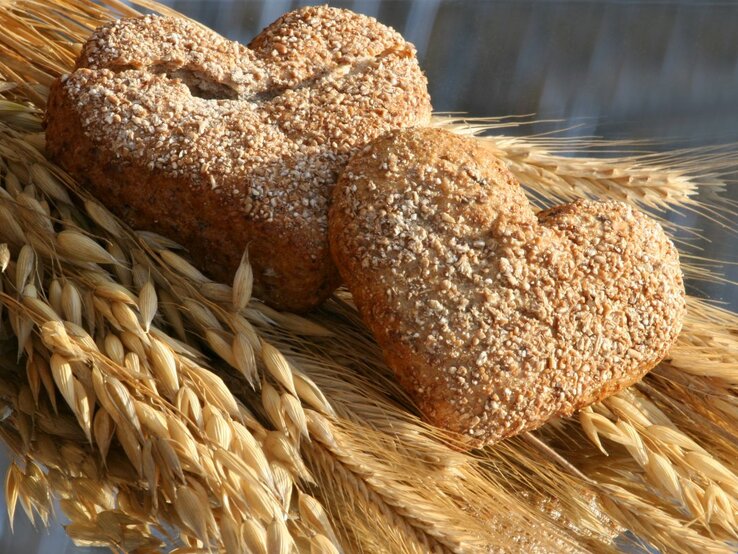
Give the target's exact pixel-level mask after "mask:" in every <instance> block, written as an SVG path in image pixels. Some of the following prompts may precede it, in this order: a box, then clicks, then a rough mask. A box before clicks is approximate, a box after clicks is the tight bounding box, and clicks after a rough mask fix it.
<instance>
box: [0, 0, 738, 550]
mask: <svg viewBox="0 0 738 554" xmlns="http://www.w3.org/2000/svg"><path fill="white" fill-rule="evenodd" d="M165 3H167V4H168V5H170V6H172V7H174V8H176V9H177V10H179V11H181V12H183V13H185V14H187V15H189V16H191V17H193V18H195V19H197V20H199V21H201V22H203V23H205V24H207V25H209V26H211V27H213V28H214V29H216V30H217V31H219V32H220V33H222V34H224V35H225V36H227V37H229V38H231V39H234V40H240V41H243V42H248V41H249V40H250V39H251V38H252V37H253V36H254V35H255V34H257V33H258V32H259V30H261V29H262V28H263V27H265V26H266V25H268V24H269V23H270V22H272V21H273V20H274V19H276V18H277V17H279V16H280V15H281V14H282V13H284V12H285V11H288V10H290V9H293V8H296V7H299V6H302V5H307V4H312V3H314V2H299V1H291V0H267V1H249V0H170V1H167V2H165ZM322 3H325V2H322ZM329 3H330V4H331V5H335V6H338V7H344V8H350V9H352V10H355V11H358V12H363V13H365V14H368V15H372V16H374V17H377V18H378V19H379V20H381V21H382V22H384V23H386V24H388V25H391V26H393V27H395V28H396V29H397V30H399V31H400V32H402V33H403V34H404V35H405V37H407V38H408V39H409V40H410V41H412V42H413V43H415V45H416V46H417V48H418V53H419V56H420V59H421V63H422V65H423V67H424V69H425V71H426V73H427V75H428V78H429V80H430V90H431V94H432V98H433V104H434V107H435V109H436V110H437V111H452V112H465V113H468V114H469V115H471V116H503V115H517V114H535V118H537V119H541V120H556V121H554V122H549V123H545V124H537V125H532V126H528V127H523V128H520V129H518V130H517V131H514V132H518V133H532V132H541V131H550V130H553V129H559V130H561V133H562V134H563V135H566V136H592V135H598V136H603V137H607V138H630V139H652V140H656V141H659V142H660V144H659V145H657V146H654V148H656V149H658V148H662V149H663V148H666V147H667V146H681V147H698V146H704V145H711V144H718V143H730V142H733V143H738V3H736V2H715V1H711V2H706V1H696V0H691V1H689V0H682V1H631V0H609V1H558V0H551V1H544V0H538V1H532V0H517V1H514V0H509V1H499V0H489V1H482V0H414V1H413V0H382V1H380V0H353V1H349V0H346V1H337V2H329ZM734 150H735V151H736V152H738V146H735V148H734ZM736 161H737V162H738V159H737V160H736ZM726 196H727V197H728V198H732V199H733V200H736V201H738V187H735V188H733V189H732V190H730V191H729V192H728V194H727V195H726ZM681 221H682V222H685V223H689V224H690V225H692V226H695V227H698V228H700V229H702V230H703V235H704V237H703V238H702V239H700V240H699V241H698V245H699V246H701V247H702V248H703V249H704V253H705V255H707V256H709V257H713V258H719V259H722V260H727V261H732V262H738V248H737V247H736V242H737V241H736V236H735V231H736V228H738V225H736V224H732V225H728V228H726V227H725V226H721V225H717V224H715V223H711V222H710V221H709V220H708V219H706V218H701V217H695V216H691V215H688V216H687V217H685V218H683V219H682V220H681ZM730 227H732V228H730ZM725 270H726V272H727V274H728V277H729V278H731V279H732V280H734V281H738V265H727V266H726V267H725ZM689 286H690V288H691V291H692V292H696V293H698V294H702V295H708V296H710V297H711V298H718V299H722V300H724V301H726V302H727V303H728V304H730V305H731V306H732V307H733V309H738V297H735V296H733V297H729V296H728V295H727V289H726V287H725V286H723V285H720V284H704V283H690V284H689ZM0 509H2V511H3V512H4V507H2V506H0ZM19 512H20V510H19ZM85 551H91V550H90V549H74V547H73V546H71V544H70V543H69V541H68V539H67V538H66V536H65V535H64V534H63V531H62V530H61V528H60V527H59V526H56V527H55V528H53V529H52V530H51V532H46V531H43V532H41V533H36V532H34V530H33V528H32V527H31V525H30V523H28V521H27V520H26V518H25V516H24V515H23V514H22V513H18V514H17V515H16V533H15V535H12V536H11V535H10V534H9V529H8V525H7V519H6V518H0V553H6V552H7V553H11V552H25V553H28V554H31V553H33V552H41V553H49V554H52V553H54V554H55V553H58V552H85Z"/></svg>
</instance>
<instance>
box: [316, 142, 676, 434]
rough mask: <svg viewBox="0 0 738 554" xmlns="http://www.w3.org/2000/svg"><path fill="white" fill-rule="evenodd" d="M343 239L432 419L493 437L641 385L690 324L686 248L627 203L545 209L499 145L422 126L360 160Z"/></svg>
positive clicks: (376, 316) (338, 193)
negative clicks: (686, 321)
mask: <svg viewBox="0 0 738 554" xmlns="http://www.w3.org/2000/svg"><path fill="white" fill-rule="evenodd" d="M330 226H331V228H330V239H331V247H332V250H333V254H334V258H335V260H336V263H337V265H338V267H339V268H340V270H341V275H342V277H343V279H344V280H345V282H346V284H347V285H348V287H349V289H350V290H351V292H352V294H353V296H354V299H355V301H356V304H357V307H358V308H359V310H360V312H361V313H362V316H363V318H364V320H365V321H366V322H367V324H368V326H369V327H370V329H371V330H372V332H373V333H374V335H375V337H376V338H377V340H378V342H379V344H380V345H381V346H382V349H383V351H384V355H385V358H386V360H387V362H388V364H389V365H390V366H391V367H392V368H393V370H394V371H395V373H396V374H397V376H398V378H399V380H400V382H401V383H402V385H403V386H404V387H405V388H406V389H407V390H408V391H409V392H410V393H411V394H412V396H413V397H414V399H415V400H416V401H417V403H418V405H419V407H420V409H421V411H422V412H423V413H424V415H425V416H426V417H427V418H428V420H429V421H430V422H431V423H434V424H436V425H438V426H441V427H445V428H447V429H450V430H451V431H454V432H456V433H459V434H461V435H463V436H465V437H466V439H465V440H466V441H467V442H468V443H469V444H471V445H477V446H479V445H482V444H486V443H490V442H494V441H496V440H499V439H502V438H505V437H508V436H511V435H514V434H517V433H520V432H522V431H524V430H527V429H533V428H536V427H539V426H540V425H542V424H543V423H545V422H546V421H547V420H549V419H550V418H552V417H554V416H557V415H562V416H563V415H569V414H571V413H572V412H574V411H575V410H577V409H580V408H582V407H584V406H586V405H588V404H591V403H592V402H595V401H597V400H600V399H602V398H604V397H606V396H608V395H610V394H613V393H615V392H617V391H618V390H620V389H622V388H623V387H625V386H628V385H630V384H632V383H633V382H635V381H637V380H639V379H640V378H641V377H643V375H644V374H645V373H646V372H648V371H649V370H650V369H652V368H653V367H654V366H655V365H656V364H657V363H658V362H659V361H660V360H661V359H662V358H663V357H664V356H665V355H666V353H667V352H668V349H669V347H670V346H671V344H672V343H673V342H674V341H675V340H676V337H677V335H678V334H679V331H680V330H681V325H682V320H683V317H684V314H685V294H684V285H683V282H682V273H681V269H680V265H679V258H678V253H677V250H676V248H675V247H674V245H673V244H672V242H671V241H670V240H669V239H668V237H667V236H666V234H665V233H664V231H663V229H662V228H661V226H660V225H659V224H658V223H657V222H655V221H654V220H652V219H650V218H649V217H647V216H646V215H645V214H643V213H641V212H639V211H638V210H635V209H633V208H632V207H630V206H628V205H626V204H623V203H619V202H614V201H608V202H595V201H590V200H580V201H577V202H574V203H572V204H567V205H563V206H558V207H556V208H553V209H550V210H546V211H543V212H540V213H538V214H536V213H535V212H534V210H533V209H532V207H531V205H530V204H529V202H528V200H527V198H526V196H525V193H524V191H523V189H522V187H521V186H520V185H519V184H518V183H517V182H515V180H514V179H513V177H512V176H511V175H510V173H509V172H508V171H507V170H506V169H505V168H504V167H503V165H502V164H501V162H500V161H498V160H497V159H495V158H494V157H493V156H492V155H491V154H490V153H489V152H488V151H487V150H486V149H485V147H484V145H483V142H482V141H479V140H474V139H468V138H462V137H459V136H455V135H453V134H450V133H448V132H445V131H440V130H433V129H409V130H405V131H399V132H393V133H390V134H389V135H388V136H386V137H383V138H380V139H379V140H377V141H375V142H374V143H372V144H371V145H370V146H369V147H367V148H365V149H364V150H363V151H362V152H361V153H359V154H358V155H357V156H356V157H354V158H353V159H352V161H351V162H350V164H349V165H348V167H347V168H346V171H345V172H344V173H343V174H342V176H341V179H340V180H339V184H338V186H337V188H336V190H335V194H334V201H333V206H332V208H331V217H330Z"/></svg>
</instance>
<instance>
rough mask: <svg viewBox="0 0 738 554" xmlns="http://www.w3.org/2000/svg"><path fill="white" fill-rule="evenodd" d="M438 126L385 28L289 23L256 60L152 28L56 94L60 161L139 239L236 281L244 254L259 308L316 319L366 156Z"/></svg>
mask: <svg viewBox="0 0 738 554" xmlns="http://www.w3.org/2000/svg"><path fill="white" fill-rule="evenodd" d="M429 118H430V101H429V97H428V94H427V87H426V80H425V77H424V76H423V74H422V72H421V71H420V68H419V66H418V63H417V60H416V59H415V53H414V50H413V48H412V46H411V45H410V44H408V43H406V42H405V41H404V40H403V39H402V37H401V36H400V35H399V34H397V33H396V32H395V31H393V30H392V29H389V28H388V27H385V26H383V25H381V24H379V23H378V22H377V21H376V20H374V19H372V18H368V17H365V16H361V15H357V14H354V13H352V12H349V11H347V10H338V9H334V8H326V7H317V8H304V9H301V10H297V11H295V12H291V13H289V14H287V15H285V16H284V17H282V18H281V19H280V20H278V21H277V22H275V23H274V24H272V25H271V26H270V27H268V28H267V29H265V30H264V31H263V32H262V33H261V34H260V35H259V36H258V37H257V38H256V39H254V41H253V42H252V44H251V45H250V47H249V48H247V47H244V46H242V45H240V44H237V43H234V42H231V41H228V40H226V39H224V38H222V37H220V36H219V35H217V34H215V33H213V32H212V31H209V30H207V29H205V28H203V27H200V26H198V25H196V24H195V23H193V22H191V21H188V20H185V19H177V18H167V17H156V16H146V17H141V18H129V19H122V20H119V21H116V22H113V23H111V24H109V25H106V26H104V27H101V28H100V29H98V30H97V31H95V33H94V35H93V36H92V37H91V38H90V40H89V41H88V42H87V43H86V44H85V45H84V47H83V49H82V52H81V54H80V57H79V59H78V61H77V68H76V69H75V71H74V72H73V73H72V74H70V75H67V76H64V77H63V78H62V79H60V80H59V81H58V82H57V83H55V84H54V86H53V87H52V90H51V93H50V99H49V105H48V111H47V147H48V150H49V153H50V155H51V156H52V157H53V158H54V159H55V160H56V161H58V162H59V163H60V164H61V165H62V166H63V167H64V168H65V169H67V170H68V171H69V172H70V173H71V174H72V175H74V176H75V177H76V178H78V179H79V180H80V181H81V182H83V183H84V184H85V185H86V186H87V187H89V189H90V190H91V191H92V193H93V194H95V195H96V196H97V197H99V198H100V200H102V201H103V202H104V203H105V204H106V205H107V206H108V207H109V208H111V209H112V210H113V211H114V212H116V213H117V214H118V215H119V216H121V217H122V218H124V219H125V220H126V221H127V222H129V223H130V224H131V225H132V226H134V227H136V228H145V229H149V230H153V231H157V232H159V233H161V234H163V235H165V236H168V237H171V238H173V239H175V240H177V241H178V242H180V243H182V244H184V245H185V246H186V247H187V248H188V249H189V250H190V252H191V254H192V256H193V258H194V259H195V260H196V261H197V262H198V264H199V265H201V266H202V267H203V268H204V269H205V270H206V272H207V273H209V274H210V275H211V276H212V277H214V278H216V279H219V280H225V281H227V280H230V279H231V278H232V275H233V272H234V270H235V268H236V267H237V266H238V263H239V261H240V258H241V255H242V254H243V251H244V249H245V248H246V246H247V245H249V254H250V260H251V263H252V266H253V269H254V281H255V294H256V295H257V296H259V297H260V298H262V299H264V300H266V301H268V302H269V303H271V304H272V305H274V306H276V307H280V308H285V309H291V310H298V311H299V310H306V309H310V308H312V307H314V306H316V305H318V304H319V303H320V302H322V301H323V300H324V299H325V298H326V297H327V296H328V295H330V293H331V292H332V291H333V289H334V288H335V287H336V286H337V284H338V273H337V271H336V269H335V267H334V266H333V264H332V262H331V259H330V253H329V248H328V241H327V212H328V203H329V199H330V195H331V191H332V188H333V186H334V184H335V180H336V176H337V174H338V173H339V172H340V171H341V169H342V168H343V166H344V165H345V163H346V161H347V160H348V158H349V156H350V155H351V154H352V153H353V152H355V151H356V149H357V148H359V147H360V146H362V145H363V144H365V143H366V142H368V141H370V140H372V139H374V138H375V137H377V136H379V135H381V134H382V133H384V132H386V131H388V130H390V129H395V128H399V127H404V126H410V125H414V124H419V123H425V122H427V121H428V120H429Z"/></svg>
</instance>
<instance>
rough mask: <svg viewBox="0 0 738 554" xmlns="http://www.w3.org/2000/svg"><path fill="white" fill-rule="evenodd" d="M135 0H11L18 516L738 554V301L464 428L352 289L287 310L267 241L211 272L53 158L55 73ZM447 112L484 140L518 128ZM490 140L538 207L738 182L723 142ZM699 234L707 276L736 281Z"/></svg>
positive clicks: (213, 535) (174, 540)
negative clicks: (413, 377)
mask: <svg viewBox="0 0 738 554" xmlns="http://www.w3.org/2000/svg"><path fill="white" fill-rule="evenodd" d="M138 4H139V5H140V6H141V7H143V8H146V9H148V10H153V11H159V12H162V13H164V12H169V10H167V9H166V8H164V7H162V6H159V5H156V4H153V3H151V2H148V1H145V2H144V1H140V2H138ZM133 13H135V12H134V11H133V10H132V9H131V8H129V7H127V6H126V5H124V4H122V3H120V2H118V1H117V0H107V1H105V2H102V3H95V2H93V1H92V0H61V1H59V2H54V3H44V2H36V1H32V0H28V1H24V0H18V1H13V0H11V1H10V3H8V2H5V3H3V4H0V26H1V27H2V29H3V30H4V31H3V34H2V35H0V184H1V187H0V269H2V278H1V279H0V287H1V290H2V293H1V294H0V317H1V320H0V325H1V329H2V341H1V343H0V345H1V346H2V356H0V401H1V402H2V414H3V419H2V421H1V422H0V433H1V434H2V437H3V440H4V441H5V442H6V444H7V445H8V446H9V447H10V448H11V449H12V451H13V453H14V455H15V462H14V464H13V465H12V466H11V468H10V470H9V472H8V475H7V478H6V500H7V504H8V509H9V515H10V518H11V521H12V519H13V517H14V512H15V510H16V505H17V504H18V503H19V502H20V505H21V506H22V507H23V509H24V511H25V512H26V514H27V515H28V517H30V518H32V519H34V518H40V519H41V520H42V521H43V522H44V523H47V522H48V521H49V518H50V517H52V503H53V501H54V500H55V499H57V500H58V501H59V503H60V506H61V509H62V510H63V511H64V513H65V514H66V515H67V516H68V517H69V519H70V520H71V523H70V524H69V525H68V526H67V531H68V533H69V534H70V536H71V537H72V538H73V539H74V540H75V541H76V542H77V543H78V544H84V545H103V546H108V547H110V548H112V549H114V550H117V551H126V552H132V551H136V552H149V551H158V550H160V549H162V548H165V547H166V548H177V551H179V552H191V551H200V550H211V551H212V550H221V549H224V550H226V551H228V552H243V551H250V552H262V553H267V552H268V553H286V552H292V551H294V550H297V551H300V552H303V551H304V552H417V553H423V552H497V551H500V552H503V551H504V552H588V551H609V550H615V546H614V545H613V539H614V538H615V537H616V536H620V540H621V541H622V540H628V539H627V537H638V539H639V540H642V541H645V542H647V543H648V544H650V545H653V546H654V547H656V548H659V549H662V550H663V551H669V552H698V551H699V552H730V551H731V550H734V545H735V542H733V541H736V540H737V539H738V519H737V518H736V515H737V513H738V432H736V429H738V397H736V393H735V387H736V386H738V316H736V315H735V314H732V313H730V312H727V311H725V310H724V309H721V308H719V307H716V306H715V305H713V304H710V303H708V302H705V301H703V300H698V299H696V298H690V299H689V302H688V305H689V313H688V317H687V320H686V322H685V325H684V329H683V331H682V334H681V336H680V337H679V340H678V342H677V344H676V346H675V347H674V348H673V349H672V351H671V352H670V354H669V356H668V358H667V359H666V360H665V361H664V362H662V363H661V364H660V365H659V367H658V368H657V369H656V370H654V371H653V372H652V373H651V374H649V376H648V377H647V378H646V379H645V380H644V381H643V382H641V383H638V384H637V385H635V386H633V387H631V388H629V389H627V390H625V391H623V392H621V393H619V394H617V395H616V396H613V397H610V398H608V399H607V400H605V401H603V402H601V403H598V404H595V405H593V406H591V407H590V408H587V409H585V410H584V411H582V412H581V413H580V414H579V415H578V416H577V417H573V418H569V419H565V420H559V421H555V422H552V423H550V424H548V425H546V426H545V427H543V428H542V429H540V430H539V431H536V432H534V433H527V434H525V435H523V436H519V437H516V438H513V439H510V440H507V441H504V442H502V443H499V444H497V445H495V446H492V447H488V448H485V449H483V450H478V451H473V452H468V451H464V450H463V449H459V448H458V445H455V443H454V441H453V439H452V438H450V437H448V436H446V435H444V434H443V433H442V432H441V431H439V430H437V429H433V428H431V427H429V426H427V425H425V424H423V423H422V421H421V420H420V419H419V418H418V416H417V411H416V410H415V408H414V407H413V406H412V405H411V403H410V401H409V400H408V398H407V397H406V395H405V394H404V393H403V392H402V391H401V390H400V389H399V387H398V386H397V385H396V383H395V381H394V380H393V378H392V375H391V372H390V371H389V370H388V369H387V367H386V366H385V365H384V363H383V361H382V359H381V353H380V351H379V349H378V347H377V346H376V344H375V343H374V341H373V339H372V338H371V336H370V335H369V333H368V332H367V330H366V329H365V327H364V326H363V324H362V323H361V321H360V319H359V317H358V315H357V313H356V311H355V309H354V308H353V306H352V302H351V298H350V296H349V295H348V294H347V293H345V292H341V291H339V292H338V293H337V294H335V295H334V297H333V298H332V299H331V300H330V301H329V302H327V303H326V304H325V305H324V306H323V307H322V308H321V309H319V310H318V311H316V312H314V313H311V314H310V315H307V316H297V315H293V314H288V313H281V312H278V311H275V310H273V309H271V308H269V307H267V306H266V305H265V304H263V303H261V302H260V301H259V300H258V299H256V298H252V297H251V285H252V276H251V271H250V267H249V264H248V259H247V258H244V259H243V261H242V263H241V266H240V268H239V269H238V271H237V272H236V274H235V277H234V280H233V282H232V283H217V282H213V281H211V280H210V279H208V278H207V277H205V276H204V275H203V274H202V273H201V272H200V271H199V270H198V269H197V268H196V267H194V266H193V265H192V264H191V263H190V262H189V261H188V259H187V254H186V252H185V251H183V250H182V249H181V248H180V247H179V246H178V245H177V244H176V243H174V242H172V241H171V240H168V239H165V238H163V237H160V236H158V235H155V234H153V233H150V232H144V231H136V232H134V231H132V230H131V229H130V228H129V227H127V226H126V224H125V223H124V222H123V221H120V220H119V219H117V218H116V217H114V216H113V215H112V214H111V213H110V212H108V211H107V210H106V209H105V208H104V207H103V206H102V204H101V203H100V202H98V201H97V200H96V199H95V198H92V197H91V196H90V195H89V194H88V193H86V192H85V191H84V190H83V189H81V188H79V187H78V186H77V184H76V183H75V182H74V181H72V180H71V179H70V178H69V177H68V176H67V175H66V174H65V173H64V172H63V171H61V170H60V169H59V168H58V167H56V166H55V165H54V164H52V163H50V162H49V161H48V160H47V159H46V157H45V155H44V135H43V130H42V125H41V119H42V114H43V110H44V106H45V99H46V95H47V91H48V86H49V84H50V83H51V81H52V80H53V79H54V78H56V77H57V76H58V75H60V74H61V73H64V72H66V71H69V70H70V68H71V67H72V65H73V63H74V60H75V57H76V55H77V53H78V51H79V48H80V44H81V43H82V42H83V41H84V40H85V39H86V38H87V36H89V34H90V32H91V30H92V29H93V28H95V27H97V26H98V25H100V24H102V23H103V22H105V21H108V20H110V19H111V18H116V17H120V16H122V15H130V14H133ZM170 13H171V12H170ZM435 121H436V124H437V125H439V126H443V127H446V128H449V129H452V130H454V131H455V132H458V133H463V134H469V135H474V136H477V135H479V134H480V133H482V132H483V131H489V130H492V131H493V132H494V131H495V129H496V130H497V132H498V133H499V132H501V130H502V129H503V128H504V127H505V126H506V125H508V124H509V123H507V122H504V121H497V120H489V121H481V122H480V121H477V122H472V123H469V122H463V121H458V120H454V119H450V118H443V117H439V118H436V120H435ZM478 140H483V141H485V143H486V144H487V145H488V146H489V148H490V149H491V150H493V151H494V153H495V154H496V155H497V156H499V157H500V158H502V159H504V160H506V161H507V162H508V164H509V167H510V169H511V170H512V172H513V173H514V174H515V175H516V176H517V177H518V178H519V179H520V180H521V181H522V182H524V183H525V184H526V185H527V187H528V189H529V191H530V193H531V197H532V198H533V199H534V200H535V201H536V202H537V203H539V204H541V205H546V204H550V203H553V202H559V201H561V200H567V199H572V198H577V197H582V196H588V195H596V196H598V197H602V198H608V197H610V198H616V199H620V200H625V201H627V202H632V203H634V204H636V205H638V206H640V207H641V208H644V209H649V210H652V212H653V213H654V214H660V215H661V216H664V221H667V222H668V217H665V216H667V215H668V210H670V209H683V210H695V211H698V212H700V213H703V214H707V215H709V216H710V217H714V218H717V219H724V218H726V217H727V216H728V215H729V214H727V213H726V212H724V211H721V208H719V207H716V206H718V205H722V206H723V207H724V206H725V204H724V203H723V204H715V205H710V204H707V203H706V201H705V200H704V199H705V198H708V197H710V195H711V194H712V193H714V192H719V190H720V189H721V187H723V186H724V183H723V180H722V177H721V175H724V174H725V173H726V172H728V171H730V170H731V166H730V155H729V154H730V153H729V152H724V151H721V150H716V151H705V150H703V151H698V152H694V151H690V152H674V153H671V154H666V155H653V154H649V155H625V156H621V157H617V158H614V157H612V156H609V157H599V158H598V157H583V156H581V155H580V156H577V155H576V154H577V152H581V151H582V150H583V149H584V148H589V149H591V148H593V147H595V148H597V147H602V148H603V149H613V148H620V149H622V148H625V145H621V144H609V143H604V142H603V143H598V142H595V141H586V142H583V143H576V142H570V141H564V140H557V139H555V138H551V137H538V138H536V137H532V138H530V139H518V138H510V137H505V136H503V135H501V134H498V135H496V136H495V135H494V134H493V135H491V136H486V138H481V137H480V138H478ZM572 153H573V154H574V156H572V155H571V154H572ZM700 189H703V190H702V191H701V190H700ZM698 193H701V194H699V195H698ZM723 209H724V208H723ZM667 228H671V229H672V231H674V232H676V231H678V230H679V229H678V228H675V227H673V226H672V227H669V226H668V223H667ZM680 235H681V236H682V237H684V236H686V237H687V238H688V233H681V234H680ZM683 248H684V249H685V251H684V252H683V254H682V256H683V260H685V261H688V262H694V263H693V264H692V265H688V264H687V265H685V272H686V273H687V275H688V276H690V277H692V278H695V279H716V278H717V279H719V278H720V276H719V275H718V274H715V273H714V272H713V271H712V270H711V269H710V267H709V266H706V265H705V264H704V263H702V262H703V261H702V260H701V259H700V258H699V256H697V255H696V254H695V253H692V254H693V255H692V257H690V252H689V244H688V242H683ZM626 531H630V533H626ZM621 544H622V542H621ZM731 544H732V545H733V547H731Z"/></svg>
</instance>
